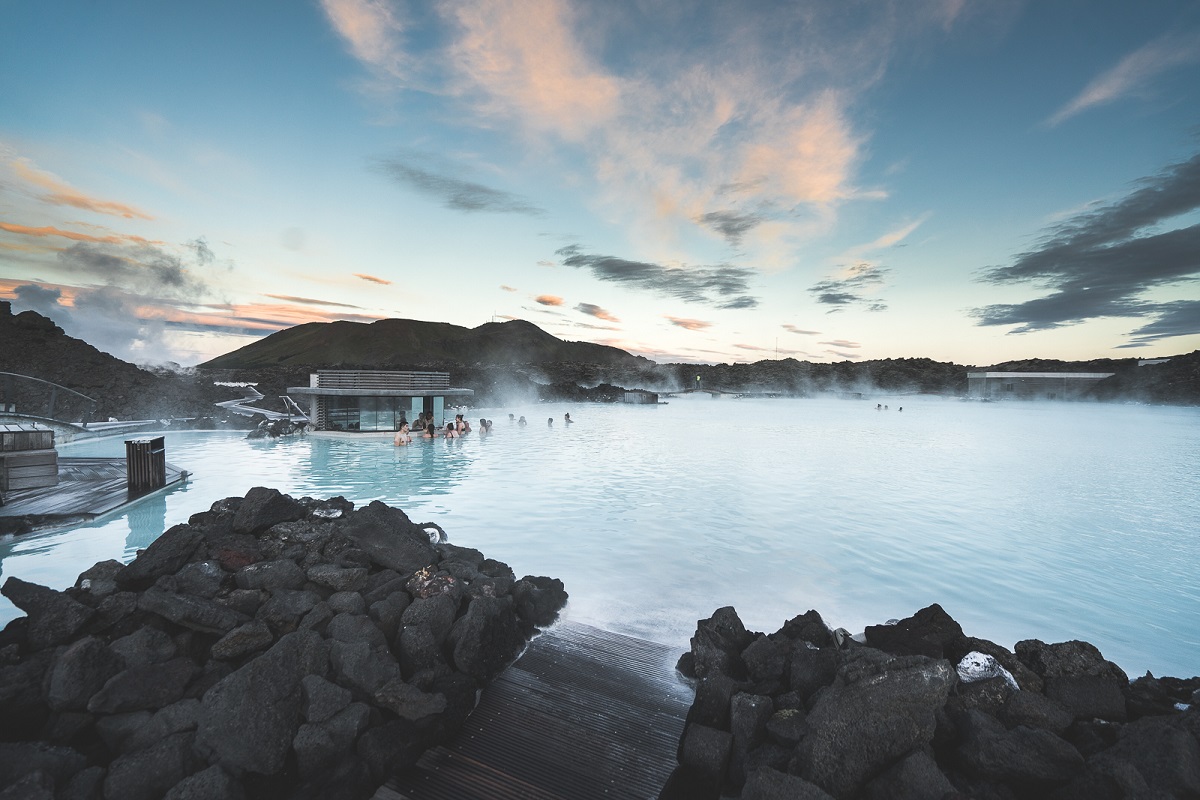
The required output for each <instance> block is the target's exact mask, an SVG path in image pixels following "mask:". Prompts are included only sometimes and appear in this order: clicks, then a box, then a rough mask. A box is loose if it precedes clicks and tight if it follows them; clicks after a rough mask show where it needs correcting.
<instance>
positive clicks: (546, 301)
mask: <svg viewBox="0 0 1200 800" xmlns="http://www.w3.org/2000/svg"><path fill="white" fill-rule="evenodd" d="M533 299H534V300H535V301H537V302H538V303H541V304H542V305H544V306H561V305H562V304H563V302H564V301H563V299H562V298H561V297H558V296H557V295H553V294H539V295H538V296H537V297H535V298H533Z"/></svg>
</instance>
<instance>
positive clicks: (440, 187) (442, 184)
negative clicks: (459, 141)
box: [376, 159, 545, 217]
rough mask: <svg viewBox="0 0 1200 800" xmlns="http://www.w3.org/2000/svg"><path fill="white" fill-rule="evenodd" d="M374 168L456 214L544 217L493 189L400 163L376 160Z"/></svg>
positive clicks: (521, 200) (523, 202)
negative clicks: (482, 213) (462, 212)
mask: <svg viewBox="0 0 1200 800" xmlns="http://www.w3.org/2000/svg"><path fill="white" fill-rule="evenodd" d="M376 166H377V168H378V169H379V170H380V171H381V172H382V173H383V174H385V175H387V176H388V177H390V178H391V179H392V180H394V181H396V183H399V184H401V185H402V186H407V187H408V188H410V189H413V190H414V191H417V192H419V193H421V194H423V195H426V196H428V197H433V198H435V199H437V200H439V201H440V202H441V204H442V205H444V206H445V207H446V208H450V209H453V210H455V211H466V212H492V213H497V214H525V215H528V216H535V217H536V216H541V215H542V214H543V213H545V212H544V211H543V210H542V209H540V208H538V207H537V206H535V205H533V204H532V203H530V202H528V201H527V200H525V199H524V198H522V197H521V196H520V195H516V194H512V193H511V192H505V191H501V190H499V189H493V188H491V187H490V186H484V185H483V184H482V183H475V182H474V181H465V180H460V179H458V178H451V177H449V176H447V175H439V174H437V173H436V172H430V171H429V170H427V169H423V168H422V167H419V166H416V165H415V164H412V163H409V162H408V161H404V160H401V159H378V160H377V161H376Z"/></svg>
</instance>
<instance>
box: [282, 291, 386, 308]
mask: <svg viewBox="0 0 1200 800" xmlns="http://www.w3.org/2000/svg"><path fill="white" fill-rule="evenodd" d="M263 297H270V298H271V299H272V300H283V301H284V302H287V303H303V304H305V305H310V306H336V307H337V308H362V306H352V305H350V304H349V303H335V302H333V301H332V300H316V299H313V298H311V297H293V296H292V295H288V294H264V295H263Z"/></svg>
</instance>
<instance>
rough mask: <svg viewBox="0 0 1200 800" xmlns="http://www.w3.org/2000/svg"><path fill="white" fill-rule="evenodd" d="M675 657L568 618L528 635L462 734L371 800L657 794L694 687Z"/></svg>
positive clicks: (572, 799) (546, 799)
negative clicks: (679, 673) (683, 679)
mask: <svg viewBox="0 0 1200 800" xmlns="http://www.w3.org/2000/svg"><path fill="white" fill-rule="evenodd" d="M678 656H679V652H678V650H676V649H674V648H671V647H668V646H666V645H661V644H657V643H655V642H647V641H644V640H641V639H635V638H632V637H629V636H623V635H621V634H617V633H612V632H610V631H604V630H600V629H598V628H593V627H590V626H587V625H581V624H578V623H571V622H565V623H561V624H559V625H557V626H556V627H554V628H553V629H551V630H550V631H547V632H546V633H544V634H542V635H541V636H539V637H538V638H537V639H535V640H534V641H533V642H532V643H531V644H530V646H529V648H528V649H527V650H526V651H525V653H524V654H523V655H522V656H521V658H520V659H518V660H517V662H516V663H515V664H513V665H512V666H511V667H510V668H509V669H508V670H506V671H505V672H504V674H503V675H501V676H500V677H499V678H497V679H496V680H495V681H494V682H493V683H492V684H491V685H490V686H488V688H487V689H485V690H484V692H483V695H482V697H481V698H480V702H479V705H478V706H477V707H476V708H475V710H474V711H473V712H472V713H471V716H470V717H469V718H468V719H467V722H466V724H465V726H464V727H463V730H462V731H461V732H460V733H459V734H458V736H457V737H455V739H454V740H453V741H452V742H450V743H449V744H448V745H446V746H444V747H437V748H434V749H432V750H429V751H428V752H426V753H425V754H424V755H422V756H421V759H420V761H418V762H417V765H416V766H415V767H413V768H412V769H410V770H407V771H405V772H404V773H402V774H400V775H398V776H396V777H395V778H393V779H392V780H391V781H389V782H388V783H387V784H386V785H385V786H384V787H382V788H381V789H380V790H379V791H378V792H377V793H376V795H375V800H442V799H443V798H444V799H445V800H485V799H486V800H517V799H518V798H521V800H590V799H591V798H655V797H657V796H658V793H659V791H660V790H661V789H662V786H663V784H664V783H665V782H666V780H667V777H668V776H669V775H670V774H671V771H672V770H673V769H674V768H675V763H676V762H675V753H676V747H677V745H678V743H679V736H680V733H681V732H682V730H683V720H684V717H685V716H686V715H687V711H688V707H689V706H690V705H691V702H692V691H691V689H689V688H688V687H687V686H686V685H684V684H683V683H682V682H680V681H679V679H678V678H677V677H676V675H675V670H674V664H675V660H676V659H677V657H678Z"/></svg>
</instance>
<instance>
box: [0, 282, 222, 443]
mask: <svg viewBox="0 0 1200 800" xmlns="http://www.w3.org/2000/svg"><path fill="white" fill-rule="evenodd" d="M0 372H11V373H15V374H17V375H27V376H30V377H33V378H40V379H41V380H43V381H49V382H51V383H56V384H59V385H60V386H65V387H67V388H68V389H72V390H74V391H76V392H79V393H80V394H84V395H86V396H88V397H90V398H91V399H93V400H95V401H96V403H97V405H96V407H95V409H94V410H93V409H91V408H90V407H89V406H90V404H88V403H87V402H86V401H83V400H82V399H80V398H78V397H75V396H73V395H69V394H68V393H65V392H55V393H54V395H53V402H54V405H55V408H54V409H53V410H54V416H55V417H56V418H58V419H71V420H76V421H77V420H81V419H83V418H84V416H85V415H86V414H87V413H88V412H89V411H91V414H92V418H93V419H97V420H104V419H108V418H109V417H116V418H118V419H161V418H167V417H192V416H213V415H216V413H217V412H218V411H219V409H217V408H215V407H214V403H216V402H218V401H221V400H230V399H232V398H234V397H238V396H239V395H238V394H237V393H236V392H234V391H232V390H230V389H228V388H224V387H220V386H214V385H213V383H212V380H211V379H209V378H208V376H206V375H199V374H196V375H188V374H179V373H176V372H173V371H170V370H160V371H150V370H145V369H141V368H140V367H137V366H134V365H133V364H130V363H129V362H127V361H122V360H121V359H119V358H117V357H115V356H112V355H109V354H108V353H105V352H102V351H100V350H97V349H96V348H95V347H93V346H92V345H90V344H88V343H87V342H85V341H83V340H81V339H76V338H74V337H72V336H67V334H66V333H64V332H63V329H62V328H60V327H58V326H57V325H55V324H54V322H53V321H52V320H50V319H49V318H47V317H44V316H42V315H41V314H38V313H37V312H34V311H23V312H21V313H20V314H16V315H14V314H13V313H12V305H11V304H10V303H9V302H7V301H3V300H0ZM51 391H52V388H51V387H48V386H46V385H45V384H39V383H38V382H36V381H22V380H19V379H16V378H9V377H7V376H4V383H3V385H0V398H2V399H3V401H4V402H7V403H9V404H12V405H15V406H17V408H18V410H20V411H23V412H24V413H30V414H37V415H39V416H43V415H45V413H46V411H48V410H50V408H49V406H50V402H51Z"/></svg>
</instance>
